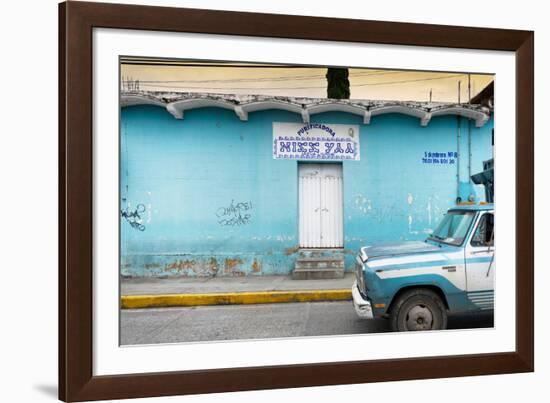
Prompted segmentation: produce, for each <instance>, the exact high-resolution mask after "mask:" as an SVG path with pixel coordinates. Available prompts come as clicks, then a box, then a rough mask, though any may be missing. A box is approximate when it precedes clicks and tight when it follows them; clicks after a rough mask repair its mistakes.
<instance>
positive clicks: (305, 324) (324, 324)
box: [120, 301, 493, 345]
mask: <svg viewBox="0 0 550 403" xmlns="http://www.w3.org/2000/svg"><path fill="white" fill-rule="evenodd" d="M120 312H121V313H120V314H121V317H120V325H121V331H120V334H121V340H120V341H121V344H122V345H135V344H157V343H181V342H200V341H215V340H242V339H265V338H280V337H304V336H325V335H345V334H361V333H378V332H389V331H390V330H391V329H390V328H389V323H388V321H387V320H385V319H375V320H362V319H359V318H358V317H357V316H356V314H355V311H354V309H353V305H352V303H351V301H344V302H301V303H284V304H263V305H230V306H229V305H215V306H196V307H188V308H156V309H129V310H121V311H120ZM492 326H493V315H492V314H491V313H484V314H475V315H455V316H451V317H449V329H467V328H482V327H492Z"/></svg>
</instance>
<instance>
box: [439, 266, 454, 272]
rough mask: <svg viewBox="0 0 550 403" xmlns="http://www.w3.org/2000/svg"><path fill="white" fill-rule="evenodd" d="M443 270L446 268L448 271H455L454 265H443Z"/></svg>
mask: <svg viewBox="0 0 550 403" xmlns="http://www.w3.org/2000/svg"><path fill="white" fill-rule="evenodd" d="M442 269H443V270H447V271H448V272H452V271H456V266H443V267H442Z"/></svg>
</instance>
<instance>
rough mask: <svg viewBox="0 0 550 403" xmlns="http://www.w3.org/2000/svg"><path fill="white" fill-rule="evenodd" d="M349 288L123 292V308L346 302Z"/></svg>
mask: <svg viewBox="0 0 550 403" xmlns="http://www.w3.org/2000/svg"><path fill="white" fill-rule="evenodd" d="M350 299H351V290H350V289H347V288H346V289H336V290H304V291H259V292H227V293H212V294H159V295H123V296H122V297H121V306H122V308H123V309H137V308H159V307H170V306H198V305H241V304H275V303H282V302H312V301H346V300H350Z"/></svg>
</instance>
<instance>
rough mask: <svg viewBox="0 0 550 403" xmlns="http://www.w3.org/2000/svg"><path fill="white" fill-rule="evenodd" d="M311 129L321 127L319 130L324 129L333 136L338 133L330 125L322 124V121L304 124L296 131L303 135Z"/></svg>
mask: <svg viewBox="0 0 550 403" xmlns="http://www.w3.org/2000/svg"><path fill="white" fill-rule="evenodd" d="M311 129H319V130H322V131H324V132H327V133H328V134H330V135H331V136H332V137H334V136H335V135H336V133H335V132H334V130H332V129H331V128H330V127H329V126H327V125H324V124H322V123H308V124H307V125H305V126H302V127H301V128H300V129H299V130H298V131H297V132H296V134H297V135H298V136H301V135H302V134H304V133H307V132H309V131H310V130H311Z"/></svg>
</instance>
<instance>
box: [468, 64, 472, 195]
mask: <svg viewBox="0 0 550 403" xmlns="http://www.w3.org/2000/svg"><path fill="white" fill-rule="evenodd" d="M471 102H472V81H471V77H470V74H468V106H470V105H471ZM468 183H470V184H471V183H472V119H468ZM470 197H471V196H470V195H468V201H470Z"/></svg>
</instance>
